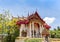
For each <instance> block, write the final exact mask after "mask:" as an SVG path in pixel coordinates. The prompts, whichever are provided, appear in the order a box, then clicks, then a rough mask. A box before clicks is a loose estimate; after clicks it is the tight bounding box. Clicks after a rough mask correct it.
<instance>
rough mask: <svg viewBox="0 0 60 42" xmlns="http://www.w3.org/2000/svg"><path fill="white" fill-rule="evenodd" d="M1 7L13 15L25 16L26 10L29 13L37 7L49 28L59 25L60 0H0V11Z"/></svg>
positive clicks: (0, 10) (1, 10)
mask: <svg viewBox="0 0 60 42" xmlns="http://www.w3.org/2000/svg"><path fill="white" fill-rule="evenodd" d="M3 9H4V10H9V11H10V13H11V14H12V15H13V16H17V15H19V16H22V15H23V16H27V15H28V12H29V13H30V14H31V13H34V11H36V9H37V11H38V13H39V15H40V16H41V17H42V18H43V19H44V20H45V21H47V23H48V24H49V25H51V29H53V28H55V27H56V26H60V0H0V13H1V12H3ZM46 18H48V19H46ZM49 19H50V20H51V21H49ZM49 22H50V23H49Z"/></svg>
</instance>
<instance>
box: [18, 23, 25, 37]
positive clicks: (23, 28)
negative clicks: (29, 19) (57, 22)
mask: <svg viewBox="0 0 60 42" xmlns="http://www.w3.org/2000/svg"><path fill="white" fill-rule="evenodd" d="M22 30H25V24H21V26H20V35H19V36H20V37H21V36H22V35H21V34H22V33H21V32H22Z"/></svg>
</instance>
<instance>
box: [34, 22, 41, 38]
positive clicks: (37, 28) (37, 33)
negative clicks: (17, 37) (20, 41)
mask: <svg viewBox="0 0 60 42" xmlns="http://www.w3.org/2000/svg"><path fill="white" fill-rule="evenodd" d="M34 29H35V32H36V34H35V37H36V38H39V37H40V26H39V24H38V23H34Z"/></svg>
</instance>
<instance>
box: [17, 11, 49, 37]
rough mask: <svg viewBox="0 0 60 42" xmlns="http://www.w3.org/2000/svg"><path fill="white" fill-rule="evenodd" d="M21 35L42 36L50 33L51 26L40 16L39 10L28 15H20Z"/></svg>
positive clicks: (18, 22) (18, 23)
mask: <svg viewBox="0 0 60 42" xmlns="http://www.w3.org/2000/svg"><path fill="white" fill-rule="evenodd" d="M16 25H18V26H19V30H20V34H19V37H31V38H42V37H44V36H46V35H49V29H50V26H49V25H48V24H47V23H46V22H45V21H44V20H43V19H42V18H41V17H40V16H39V14H38V12H37V11H36V12H35V13H32V14H31V15H28V16H27V17H18V21H17V22H16Z"/></svg>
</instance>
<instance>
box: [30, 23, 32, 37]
mask: <svg viewBox="0 0 60 42" xmlns="http://www.w3.org/2000/svg"><path fill="white" fill-rule="evenodd" d="M31 34H32V33H31V23H30V37H31Z"/></svg>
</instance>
